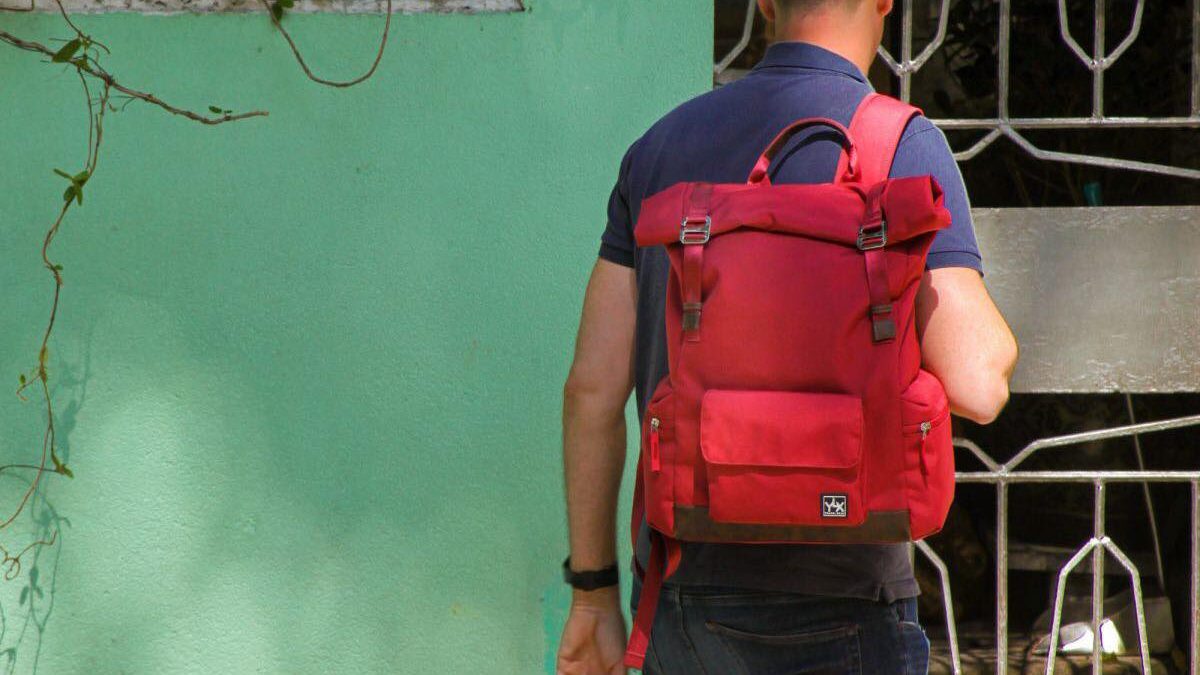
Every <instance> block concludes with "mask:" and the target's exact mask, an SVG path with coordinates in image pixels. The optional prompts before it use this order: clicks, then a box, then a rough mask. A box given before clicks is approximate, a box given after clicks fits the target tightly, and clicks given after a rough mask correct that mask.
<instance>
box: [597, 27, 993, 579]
mask: <svg viewBox="0 0 1200 675" xmlns="http://www.w3.org/2000/svg"><path fill="white" fill-rule="evenodd" d="M871 91H872V88H871V85H870V84H869V83H868V81H867V79H866V77H864V76H863V73H862V72H861V71H860V70H859V69H858V68H857V67H856V66H855V65H854V64H852V63H850V62H849V61H847V60H846V59H844V58H842V57H841V56H838V55H837V54H834V53H833V52H830V51H828V50H826V49H823V48H821V47H818V46H816V45H812V44H807V43H803V42H781V43H776V44H774V45H772V46H771V47H770V48H769V49H768V50H767V53H766V56H765V57H764V58H763V60H762V62H760V63H759V64H758V65H757V66H756V67H755V68H754V69H753V70H752V71H751V72H750V73H749V74H747V75H746V76H745V77H744V78H742V79H740V80H738V81H736V82H733V83H731V84H728V85H725V86H724V87H721V88H720V89H716V90H713V91H710V92H707V93H704V94H702V95H700V96H697V97H696V98H693V99H691V100H690V101H687V102H686V103H683V104H682V105H680V106H679V107H677V108H676V109H674V110H672V111H671V112H670V113H668V114H667V115H666V116H664V117H663V118H662V119H660V120H659V121H658V122H656V123H655V124H654V125H653V126H652V127H650V129H649V130H648V131H646V133H645V134H644V135H643V136H642V137H641V138H639V139H638V140H637V141H635V142H634V143H633V145H632V146H630V148H629V150H628V151H627V152H626V153H625V157H624V159H622V161H621V169H620V174H619V176H618V178H617V184H616V187H614V188H613V191H612V196H611V197H610V199H609V204H608V225H607V227H606V229H605V231H604V234H603V236H602V238H601V245H600V257H602V258H604V259H606V260H609V261H612V262H615V263H618V264H621V265H626V266H631V267H633V268H634V269H635V271H636V275H637V285H638V300H637V336H636V355H635V387H636V394H637V403H638V411H639V416H641V414H642V413H644V412H645V406H646V401H647V398H648V397H649V396H650V394H651V393H652V392H653V391H654V386H655V385H656V384H657V383H658V381H659V380H660V379H662V377H663V376H665V375H666V374H667V344H666V324H665V316H664V311H665V304H666V284H667V271H668V263H667V256H666V251H665V250H664V249H663V248H662V247H661V246H656V247H651V248H646V249H638V248H637V247H636V246H635V244H634V238H633V224H634V223H635V222H637V216H638V209H639V207H640V206H641V203H642V199H644V198H645V197H648V196H650V195H653V194H654V193H656V192H658V191H660V190H663V189H665V188H667V187H670V186H671V185H673V184H675V183H678V182H680V181H708V182H713V183H740V182H744V181H745V180H746V176H747V175H748V174H749V173H750V169H751V167H752V166H753V165H754V162H755V160H756V159H757V158H758V156H759V154H760V153H761V152H762V150H763V148H765V147H766V145H767V144H768V143H770V141H771V139H772V138H774V137H775V135H776V134H777V133H779V131H780V130H782V129H783V128H784V127H785V126H787V125H788V124H789V123H791V122H792V121H794V120H796V119H799V118H803V117H829V118H832V119H835V120H837V121H839V122H841V123H842V124H845V125H847V126H848V125H849V124H850V118H851V117H852V116H853V114H854V110H855V109H856V108H857V107H858V104H859V102H860V101H862V99H863V97H865V96H866V95H867V94H868V93H870V92H871ZM840 152H841V148H840V146H839V145H838V143H837V141H836V139H835V138H834V137H832V135H831V134H830V133H829V132H828V131H827V130H825V131H824V132H822V130H821V129H820V128H815V129H814V130H812V131H811V132H810V133H808V134H802V135H798V138H797V139H796V140H794V141H793V142H792V143H791V144H790V145H789V149H785V152H783V153H781V154H780V156H779V157H778V158H777V159H776V161H775V165H774V166H773V169H772V170H773V173H772V176H771V177H772V180H773V181H774V182H776V183H826V182H830V181H831V180H833V174H834V171H835V168H836V166H837V160H838V156H839V153H840ZM926 174H932V175H933V176H934V178H936V179H937V181H938V183H940V184H941V186H942V190H943V191H944V192H945V204H946V208H947V209H948V210H949V211H950V215H951V225H950V227H949V228H947V229H945V230H941V231H939V232H938V233H937V236H936V238H935V239H934V242H933V245H932V248H931V249H930V252H929V258H928V266H929V267H930V268H938V267H969V268H972V269H975V270H978V271H980V272H981V273H982V271H983V266H982V261H981V259H980V255H979V248H978V246H977V244H976V242H975V232H974V229H973V227H972V224H971V211H970V205H969V203H968V201H967V191H966V188H965V187H964V185H963V181H962V176H961V174H960V173H959V171H958V166H957V165H956V164H955V162H954V157H953V156H952V154H951V151H950V147H949V145H948V144H947V142H946V138H945V136H944V135H942V133H941V131H940V130H939V129H938V128H937V127H935V126H934V125H933V124H932V123H930V122H929V121H928V120H927V119H925V118H924V117H917V118H914V119H913V121H912V122H910V123H909V125H908V128H907V129H905V132H904V134H903V136H902V137H901V140H900V144H899V146H898V148H897V150H896V156H895V158H894V160H893V163H892V168H891V176H892V177H893V178H899V177H905V176H918V175H926ZM647 542H648V539H647V534H646V528H645V523H644V522H643V524H642V530H641V532H640V536H639V545H638V547H637V549H638V557H639V559H641V560H642V561H643V564H644V561H645V560H646V558H647V557H648V549H649V545H648V543H647ZM670 581H671V582H672V583H677V584H684V585H687V584H700V585H712V586H725V587H729V586H734V587H743V588H752V589H762V590H776V591H790V592H796V593H804V594H811V595H828V596H841V597H859V598H869V599H883V600H886V601H889V602H890V601H892V600H895V599H897V598H904V597H911V596H914V595H916V594H917V585H916V582H915V580H914V579H913V573H912V567H911V564H910V562H909V555H908V545H907V544H893V545H794V544H787V545H784V544H767V545H763V544H758V545H752V544H699V543H684V544H683V560H682V563H681V565H680V567H679V571H678V572H677V573H676V574H675V575H674V576H672V578H671V580H670Z"/></svg>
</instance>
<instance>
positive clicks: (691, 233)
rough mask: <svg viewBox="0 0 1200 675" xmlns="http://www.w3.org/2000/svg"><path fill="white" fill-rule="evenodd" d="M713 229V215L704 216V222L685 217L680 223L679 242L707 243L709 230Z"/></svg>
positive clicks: (686, 243) (685, 243)
mask: <svg viewBox="0 0 1200 675" xmlns="http://www.w3.org/2000/svg"><path fill="white" fill-rule="evenodd" d="M711 229H712V216H705V217H704V224H703V225H701V224H700V223H695V222H690V221H688V219H687V218H686V217H685V218H684V219H683V220H682V221H681V222H680V223H679V243H681V244H684V245H688V244H707V243H708V238H709V231H710V230H711Z"/></svg>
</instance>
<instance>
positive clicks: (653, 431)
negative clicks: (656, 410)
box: [650, 417, 662, 471]
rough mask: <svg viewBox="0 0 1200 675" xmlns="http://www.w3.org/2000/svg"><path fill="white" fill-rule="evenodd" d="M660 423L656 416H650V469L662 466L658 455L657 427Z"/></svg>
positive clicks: (656, 469)
mask: <svg viewBox="0 0 1200 675" xmlns="http://www.w3.org/2000/svg"><path fill="white" fill-rule="evenodd" d="M661 425H662V423H661V422H659V421H658V418H657V417H651V418H650V470H651V471H658V470H659V469H661V468H662V462H661V460H660V459H659V456H658V428H659V426H661Z"/></svg>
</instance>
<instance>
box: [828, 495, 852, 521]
mask: <svg viewBox="0 0 1200 675" xmlns="http://www.w3.org/2000/svg"><path fill="white" fill-rule="evenodd" d="M848 511H849V504H848V500H847V499H846V495H844V494H823V495H821V517H822V518H845V517H846V516H847V515H848Z"/></svg>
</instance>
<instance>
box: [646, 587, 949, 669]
mask: <svg viewBox="0 0 1200 675" xmlns="http://www.w3.org/2000/svg"><path fill="white" fill-rule="evenodd" d="M928 669H929V640H928V639H927V638H926V637H925V631H924V630H922V629H921V626H920V625H919V624H918V623H917V601H916V598H908V599H904V600H897V601H896V602H894V603H891V604H888V603H886V602H874V601H870V600H858V599H853V598H827V597H816V596H808V595H796V594H792V593H776V592H770V591H754V590H748V589H738V588H715V587H699V586H675V585H670V584H664V585H663V588H662V595H661V596H660V597H659V602H658V610H657V612H656V613H655V615H654V626H653V628H652V629H651V631H650V647H649V649H648V650H647V652H646V663H645V670H643V671H642V672H643V673H644V674H645V675H800V674H801V673H821V674H822V675H858V674H859V673H864V674H868V675H925V673H926V672H927V671H928Z"/></svg>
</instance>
